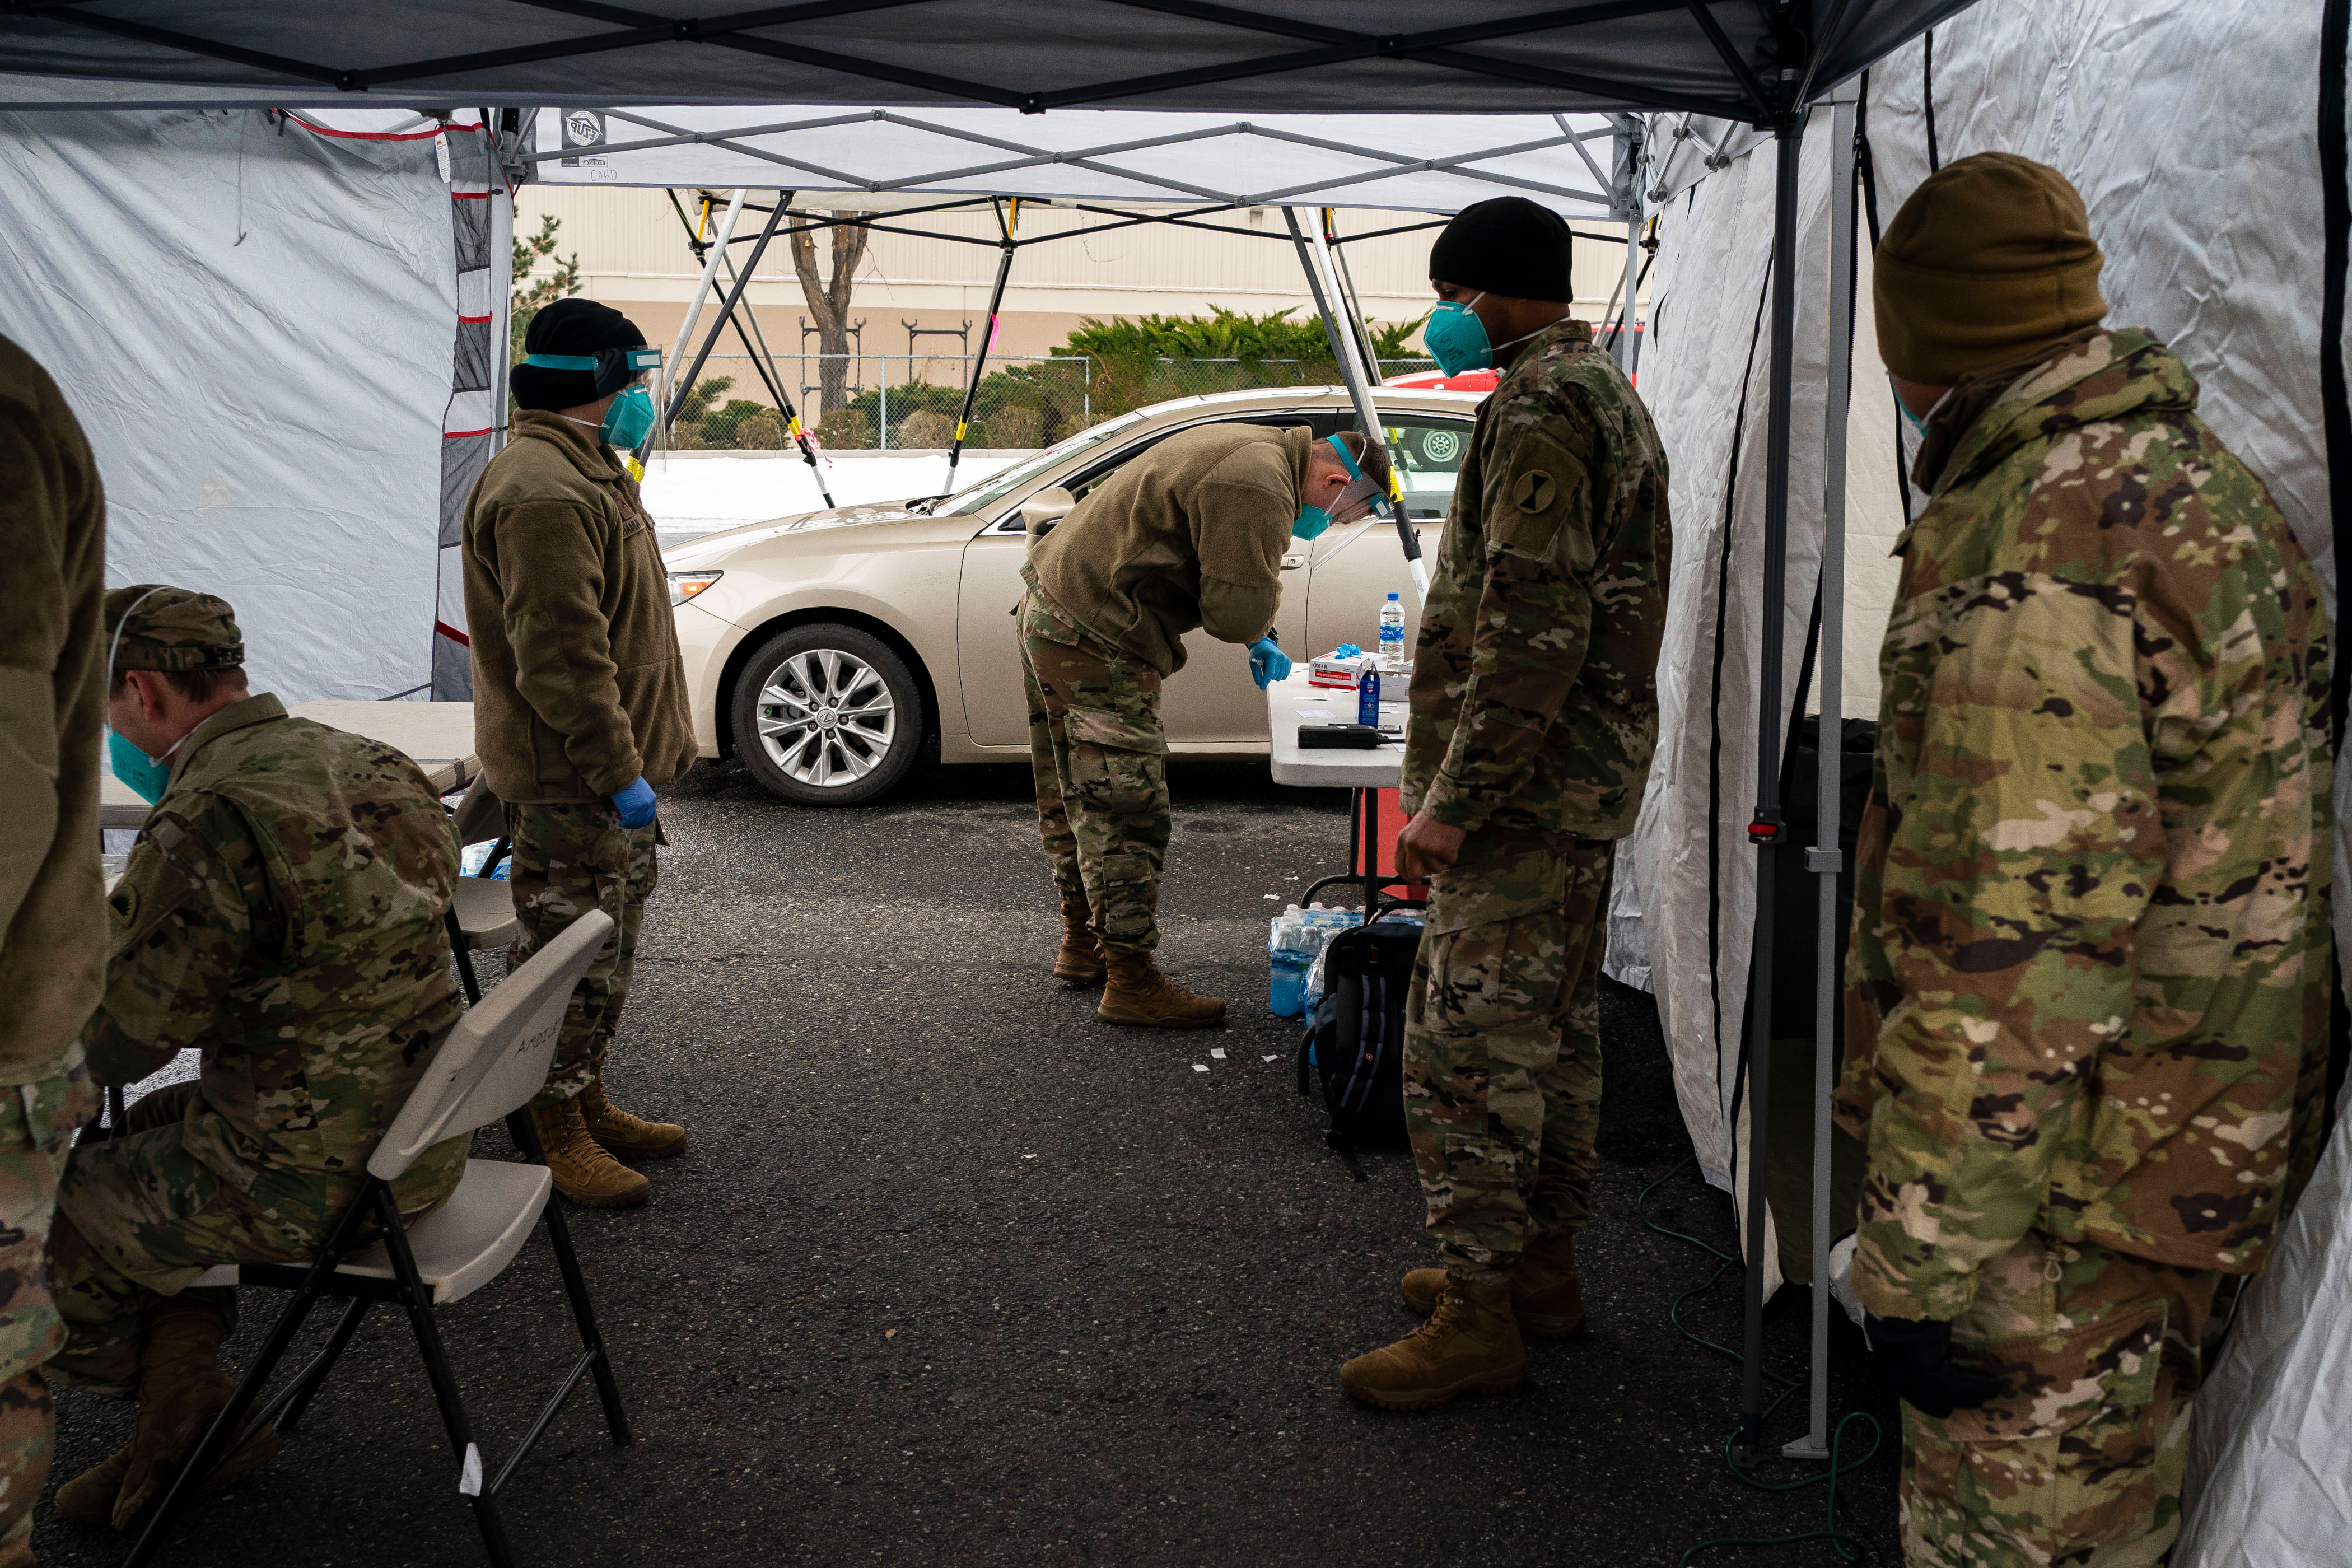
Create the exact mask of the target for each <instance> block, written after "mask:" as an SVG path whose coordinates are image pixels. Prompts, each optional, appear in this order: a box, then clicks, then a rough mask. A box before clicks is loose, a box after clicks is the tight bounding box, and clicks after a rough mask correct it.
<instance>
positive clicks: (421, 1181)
mask: <svg viewBox="0 0 2352 1568" xmlns="http://www.w3.org/2000/svg"><path fill="white" fill-rule="evenodd" d="M198 1095H199V1086H197V1085H195V1084H194V1083H175V1084H170V1085H167V1086H166V1087H164V1088H163V1089H157V1090H155V1091H154V1092H153V1093H152V1094H149V1095H144V1096H142V1097H141V1098H140V1099H138V1100H133V1101H132V1102H131V1107H130V1110H128V1112H127V1113H126V1114H125V1116H124V1117H123V1125H122V1127H121V1130H119V1131H116V1132H115V1133H114V1135H113V1136H111V1137H109V1138H105V1139H101V1140H100V1141H99V1142H95V1143H84V1144H82V1145H81V1146H80V1147H79V1148H77V1149H76V1150H75V1151H74V1152H73V1158H72V1159H71V1160H70V1161H68V1163H67V1165H66V1173H65V1180H64V1182H63V1184H61V1185H60V1186H59V1188H58V1220H57V1225H56V1226H55V1228H54V1229H52V1230H51V1231H50V1233H49V1245H48V1270H49V1290H50V1293H51V1295H53V1296H54V1297H55V1298H56V1300H57V1308H58V1315H59V1316H60V1317H62V1318H63V1319H64V1320H65V1345H64V1348H63V1349H61V1350H59V1351H58V1352H57V1354H56V1355H55V1356H54V1357H53V1358H51V1360H50V1362H49V1363H48V1367H47V1370H48V1371H49V1372H50V1373H52V1374H53V1375H56V1376H59V1377H62V1378H64V1379H65V1380H66V1381H67V1382H68V1383H70V1384H74V1385H75V1386H76V1387H78V1388H82V1389H86V1390H88V1391H89V1392H90V1393H92V1394H103V1395H105V1396H107V1397H110V1398H116V1399H128V1398H131V1397H132V1396H133V1395H135V1394H137V1392H138V1389H139V1345H140V1341H141V1339H142V1331H143V1329H144V1320H145V1317H146V1312H147V1309H148V1307H149V1306H150V1305H151V1304H152V1303H153V1302H154V1301H155V1300H157V1299H158V1298H159V1297H164V1296H178V1295H183V1294H185V1295H187V1296H188V1297H189V1299H190V1300H202V1301H208V1302H210V1303H212V1304H213V1305H214V1306H216V1307H218V1308H219V1309H220V1310H221V1311H222V1312H223V1314H224V1315H226V1317H227V1318H228V1320H229V1321H230V1323H231V1325H232V1326H234V1324H235V1322H236V1291H235V1290H234V1289H226V1288H220V1289H213V1288H205V1289H200V1290H199V1289H190V1285H189V1282H190V1281H191V1280H193V1279H195V1278H196V1276H197V1275H199V1274H201V1273H203V1272H204V1271H205V1269H207V1268H213V1267H214V1266H215V1265H217V1264H223V1263H284V1262H288V1261H289V1260H293V1259H297V1258H309V1257H311V1256H313V1255H315V1254H316V1253H317V1252H318V1250H319V1248H320V1247H321V1246H322V1245H324V1243H325V1241H326V1238H327V1232H328V1231H329V1229H330V1228H331V1227H332V1226H333V1224H334V1221H335V1218H336V1216H337V1215H340V1214H341V1212H342V1211H343V1208H344V1206H345V1205H348V1204H349V1203H350V1202H351V1201H352V1197H353V1196H354V1195H356V1194H358V1192H359V1190H360V1184H361V1181H362V1175H361V1174H359V1173H354V1174H353V1175H352V1176H351V1177H348V1178H345V1177H330V1176H322V1175H320V1174H317V1173H312V1172H304V1171H288V1170H278V1169H270V1168H266V1167H265V1168H262V1169H259V1170H257V1171H255V1172H253V1173H251V1174H250V1175H249V1177H248V1182H249V1186H240V1185H238V1184H236V1183H235V1182H232V1181H230V1180H229V1179H228V1178H227V1177H226V1176H225V1175H223V1174H222V1173H220V1172H218V1171H216V1170H215V1169H214V1168H213V1167H212V1166H210V1165H208V1164H206V1163H204V1162H203V1161H201V1160H199V1159H197V1158H196V1157H195V1156H194V1155H193V1154H191V1153H189V1152H187V1149H186V1148H185V1147H184V1144H183V1142H182V1131H183V1126H184V1123H185V1122H186V1121H188V1119H189V1117H190V1116H191V1114H194V1115H198V1116H202V1115H207V1114H212V1113H211V1112H210V1111H209V1110H207V1108H205V1106H203V1105H202V1104H201V1103H200V1101H199V1099H198ZM453 1153H454V1152H453ZM463 1168H464V1165H463V1161H462V1160H457V1159H449V1158H444V1159H437V1160H436V1159H433V1158H431V1157H430V1156H428V1158H427V1160H425V1161H421V1162H419V1163H418V1164H417V1165H416V1166H415V1167H413V1168H411V1170H410V1171H409V1173H408V1174H407V1175H405V1176H404V1177H402V1178H401V1180H400V1181H399V1182H396V1183H394V1184H393V1194H394V1197H395V1198H397V1199H398V1201H399V1204H400V1209H401V1213H402V1214H403V1215H405V1216H406V1217H407V1218H408V1219H409V1220H410V1221H411V1222H412V1223H413V1222H414V1221H415V1220H416V1219H418V1218H419V1217H421V1216H422V1215H425V1214H428V1213H430V1212H431V1211H432V1210H433V1209H435V1208H436V1207H438V1206H439V1205H440V1204H441V1202H442V1200H443V1199H444V1198H446V1197H447V1196H448V1194H449V1193H450V1192H451V1191H452V1190H454V1189H455V1188H456V1186H457V1175H458V1174H459V1173H462V1171H463Z"/></svg>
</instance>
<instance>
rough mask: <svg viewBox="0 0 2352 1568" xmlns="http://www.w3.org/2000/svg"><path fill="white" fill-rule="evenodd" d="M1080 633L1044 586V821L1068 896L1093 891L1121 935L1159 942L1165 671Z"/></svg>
mask: <svg viewBox="0 0 2352 1568" xmlns="http://www.w3.org/2000/svg"><path fill="white" fill-rule="evenodd" d="M1072 636H1073V633H1072V630H1071V628H1070V627H1069V626H1068V625H1067V624H1066V623H1065V622H1062V621H1059V620H1057V619H1055V617H1054V616H1052V615H1051V614H1049V613H1048V612H1046V611H1045V610H1044V609H1043V608H1041V607H1040V606H1039V605H1038V602H1037V599H1036V596H1035V595H1034V594H1033V595H1031V596H1030V598H1029V601H1028V603H1027V604H1025V605H1023V606H1022V615H1021V665H1022V670H1023V674H1024V677H1025V679H1026V681H1027V685H1028V692H1029V765H1030V768H1031V771H1032V772H1033V773H1034V774H1035V775H1036V781H1037V831H1038V834H1039V836H1040V837H1043V838H1044V839H1045V853H1046V854H1047V855H1048V856H1050V857H1052V858H1053V862H1054V885H1055V887H1056V888H1058V889H1061V893H1062V898H1063V900H1064V902H1066V903H1068V902H1076V901H1081V900H1082V901H1083V902H1084V903H1085V904H1086V906H1087V910H1089V911H1090V912H1091V914H1092V917H1093V920H1094V927H1095V934H1096V935H1097V936H1098V937H1100V938H1101V939H1102V940H1103V941H1104V942H1106V943H1108V944H1109V945H1111V946H1114V947H1127V948H1143V949H1150V948H1155V947H1158V946H1159V945H1160V867H1161V866H1162V865H1163V864H1164V863H1165V861H1166V859H1167V857H1168V740H1167V737H1166V735H1165V734H1164V733H1163V732H1162V731H1161V730H1160V672H1159V671H1158V670H1156V669H1153V668H1151V667H1150V665H1148V664H1145V663H1143V662H1141V661H1140V660H1138V659H1133V658H1126V657H1124V656H1123V655H1120V654H1118V653H1115V652H1113V651H1112V650H1111V649H1109V648H1107V647H1102V646H1101V645H1100V644H1098V643H1096V642H1095V641H1094V640H1093V639H1092V638H1091V637H1080V640H1078V641H1075V642H1073V641H1069V640H1067V639H1068V638H1069V637H1072Z"/></svg>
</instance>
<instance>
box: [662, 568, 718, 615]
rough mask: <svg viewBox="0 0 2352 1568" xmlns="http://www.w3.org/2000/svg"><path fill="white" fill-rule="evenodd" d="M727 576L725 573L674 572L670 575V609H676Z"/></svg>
mask: <svg viewBox="0 0 2352 1568" xmlns="http://www.w3.org/2000/svg"><path fill="white" fill-rule="evenodd" d="M726 575H727V574H726V573H724V572H672V573H671V574H669V603H670V608H672V609H676V608H677V606H678V605H683V604H685V603H686V602H687V601H688V599H691V598H693V597H694V596H695V595H697V594H699V593H701V592H702V591H703V590H704V589H705V588H708V587H709V586H710V584H713V583H716V582H718V581H719V579H720V578H721V577H724V576H726Z"/></svg>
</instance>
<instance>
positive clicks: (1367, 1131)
mask: <svg viewBox="0 0 2352 1568" xmlns="http://www.w3.org/2000/svg"><path fill="white" fill-rule="evenodd" d="M1421 931H1422V928H1421V927H1420V926H1418V925H1416V924H1413V923H1412V922H1410V921H1391V920H1375V921H1372V923H1371V924H1370V925H1360V926H1350V927H1349V928H1348V929H1347V930H1346V931H1341V932H1339V934H1338V935H1337V936H1334V937H1333V938H1332V939H1331V941H1330V944H1329V945H1328V947H1326V948H1325V949H1324V952H1323V997H1322V1000H1321V1001H1319V1002H1318V1003H1317V1004H1316V1006H1315V1016H1313V1017H1312V1018H1310V1019H1308V1020H1307V1035H1306V1037H1305V1038H1304V1039H1302V1040H1301V1041H1300V1042H1299V1045H1298V1092H1299V1093H1301V1094H1305V1093H1306V1092H1307V1073H1308V1069H1309V1068H1312V1069H1313V1070H1314V1072H1315V1073H1316V1074H1317V1075H1318V1076H1319V1077H1320V1078H1321V1079H1322V1080H1323V1104H1324V1108H1325V1109H1326V1110H1328V1111H1329V1112H1330V1113H1331V1127H1330V1131H1328V1132H1326V1133H1325V1134H1324V1135H1323V1141H1324V1142H1327V1143H1328V1144H1329V1145H1330V1146H1331V1147H1332V1148H1333V1149H1336V1150H1338V1151H1339V1157H1340V1158H1341V1159H1343V1160H1345V1161H1347V1162H1348V1168H1349V1170H1350V1171H1353V1172H1354V1173H1355V1176H1356V1180H1358V1181H1362V1180H1364V1168H1363V1166H1362V1165H1361V1164H1360V1163H1358V1162H1357V1160H1356V1154H1355V1152H1356V1151H1357V1150H1359V1149H1402V1148H1404V1147H1406V1146H1407V1142H1408V1140H1407V1139H1406V1137H1405V1128H1404V1004H1405V995H1406V993H1407V992H1408V991H1409V990H1410V989H1411V988H1412V964H1413V959H1414V957H1415V956H1416V955H1417V954H1418V953H1419V952H1421Z"/></svg>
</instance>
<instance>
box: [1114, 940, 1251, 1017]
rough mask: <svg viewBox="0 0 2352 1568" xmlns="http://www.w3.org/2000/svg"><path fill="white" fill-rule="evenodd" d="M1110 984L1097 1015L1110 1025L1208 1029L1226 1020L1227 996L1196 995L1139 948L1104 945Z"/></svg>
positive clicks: (1148, 953)
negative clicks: (1225, 1002)
mask: <svg viewBox="0 0 2352 1568" xmlns="http://www.w3.org/2000/svg"><path fill="white" fill-rule="evenodd" d="M1103 962H1104V967H1105V968H1106V969H1108V971H1109V973H1110V984H1108V985H1106V986H1105V987H1104V988H1103V995H1102V1005H1100V1006H1098V1007H1097V1008H1096V1009H1095V1016H1096V1017H1097V1018H1100V1019H1101V1020H1102V1021H1103V1022H1104V1023H1106V1024H1141V1025H1144V1026H1147V1027H1150V1028H1154V1029H1205V1028H1207V1027H1208V1026H1210V1025H1212V1024H1222V1023H1223V1022H1224V1021H1225V1004H1224V999H1223V997H1218V996H1196V995H1194V994H1192V992H1190V991H1187V990H1185V989H1184V988H1183V987H1182V986H1181V985H1179V984H1176V983H1175V982H1174V981H1172V980H1171V979H1169V978H1168V977H1167V976H1166V975H1164V974H1162V973H1160V965H1159V964H1157V963H1153V962H1152V958H1151V954H1150V952H1146V951H1145V950H1144V949H1142V948H1139V947H1112V946H1110V945H1108V943H1106V944H1105V945H1104V947H1103Z"/></svg>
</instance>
